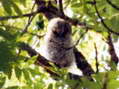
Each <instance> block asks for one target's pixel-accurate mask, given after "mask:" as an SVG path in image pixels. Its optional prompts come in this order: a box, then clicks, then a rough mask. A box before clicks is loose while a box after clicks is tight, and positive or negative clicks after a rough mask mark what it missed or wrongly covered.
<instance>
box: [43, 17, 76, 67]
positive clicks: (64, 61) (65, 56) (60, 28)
mask: <svg viewBox="0 0 119 89" xmlns="http://www.w3.org/2000/svg"><path fill="white" fill-rule="evenodd" d="M72 45H73V42H72V36H71V26H70V24H69V23H67V22H66V21H65V20H63V19H61V18H54V19H52V20H51V21H50V22H49V24H48V27H47V33H46V35H45V45H44V55H43V56H44V57H45V58H46V59H47V60H50V61H52V62H54V63H55V64H57V65H58V66H60V67H69V66H71V65H72V63H73V61H74V60H75V57H74V53H73V48H71V47H72Z"/></svg>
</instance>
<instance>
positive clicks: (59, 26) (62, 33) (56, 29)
mask: <svg viewBox="0 0 119 89" xmlns="http://www.w3.org/2000/svg"><path fill="white" fill-rule="evenodd" d="M47 30H48V33H49V34H50V35H53V37H56V38H67V37H69V36H71V26H70V24H69V23H68V22H66V21H65V20H63V19H61V18H54V19H52V20H51V21H50V22H49V24H48V28H47Z"/></svg>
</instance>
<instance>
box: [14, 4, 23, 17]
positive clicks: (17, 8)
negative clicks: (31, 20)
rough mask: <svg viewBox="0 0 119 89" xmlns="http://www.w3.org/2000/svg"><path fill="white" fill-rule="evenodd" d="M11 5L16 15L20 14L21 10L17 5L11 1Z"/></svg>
mask: <svg viewBox="0 0 119 89" xmlns="http://www.w3.org/2000/svg"><path fill="white" fill-rule="evenodd" d="M12 6H13V8H14V10H15V12H16V13H17V14H18V15H22V11H21V10H20V8H19V7H18V6H17V4H16V3H14V2H12Z"/></svg>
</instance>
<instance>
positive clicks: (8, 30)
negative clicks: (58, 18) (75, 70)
mask: <svg viewBox="0 0 119 89" xmlns="http://www.w3.org/2000/svg"><path fill="white" fill-rule="evenodd" d="M46 1H47V0H46ZM52 1H53V0H52ZM64 1H65V2H63V6H64V12H66V13H65V14H66V15H68V16H69V17H70V18H72V19H78V20H79V21H81V22H85V23H87V26H89V27H91V29H89V30H88V32H87V33H85V30H86V29H85V27H83V28H82V27H79V26H73V27H72V29H73V30H72V31H73V40H74V42H76V41H77V40H78V39H79V38H80V35H81V34H84V36H83V37H82V38H81V39H80V42H79V44H78V45H77V46H76V47H77V48H78V49H79V50H80V51H81V52H82V53H83V55H84V56H85V57H86V59H87V61H88V62H89V63H90V64H91V66H92V67H93V69H94V70H95V71H96V65H95V64H96V60H95V59H96V56H98V63H99V66H98V67H99V72H98V73H96V74H93V75H92V78H94V80H95V82H93V81H90V80H88V78H87V77H84V76H83V77H81V80H78V79H77V80H73V79H70V78H69V76H68V74H67V70H65V69H58V68H55V67H54V68H51V70H53V71H55V72H56V73H58V74H60V76H59V77H56V80H54V78H52V77H51V76H50V75H49V74H48V73H47V72H46V71H44V69H43V68H42V66H38V65H35V64H34V62H35V61H36V59H37V55H36V56H33V57H30V56H29V54H28V53H27V52H26V51H24V50H22V49H21V48H20V47H21V44H22V43H23V42H24V43H27V44H29V45H30V46H31V47H32V48H34V49H36V50H38V49H39V47H40V45H41V44H43V37H42V36H43V35H44V34H45V32H46V26H47V24H48V20H47V18H45V17H44V15H43V14H41V13H38V14H37V15H35V17H33V20H31V22H30V20H29V18H30V17H27V16H26V17H24V18H22V17H21V16H22V15H23V14H27V13H32V12H34V11H36V9H37V8H36V7H37V6H36V5H35V7H34V9H33V8H32V7H33V6H34V0H0V89H83V88H88V89H119V71H118V70H119V67H118V66H116V65H115V64H113V63H112V62H110V60H111V55H110V54H109V50H108V49H109V45H108V42H107V41H108V36H109V32H110V31H109V29H108V28H106V27H105V26H104V24H102V22H101V20H100V18H99V16H98V14H97V13H96V10H95V3H94V1H95V0H64ZM110 1H112V3H113V4H114V5H115V6H117V7H119V0H110ZM54 6H55V5H54ZM96 6H97V9H98V11H99V14H100V16H101V17H102V18H103V20H104V22H105V24H106V25H107V26H108V27H109V28H110V29H111V30H112V32H110V33H112V35H111V37H112V41H113V43H114V44H115V45H114V46H115V49H116V54H117V56H119V35H115V34H113V33H115V32H116V33H119V10H118V9H116V8H114V7H113V6H112V5H111V4H109V3H108V0H96ZM10 16H18V18H15V19H12V17H10ZM3 18H4V19H5V20H2V19H3ZM29 22H30V24H29ZM27 25H28V26H27ZM94 44H96V47H95V45H94ZM96 49H97V51H98V53H97V55H96ZM115 66H116V67H115ZM111 69H114V70H111ZM53 77H54V76H53ZM104 87H105V88H104Z"/></svg>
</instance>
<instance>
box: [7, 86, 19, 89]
mask: <svg viewBox="0 0 119 89" xmlns="http://www.w3.org/2000/svg"><path fill="white" fill-rule="evenodd" d="M5 89H19V87H18V86H12V87H8V88H5Z"/></svg>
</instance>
